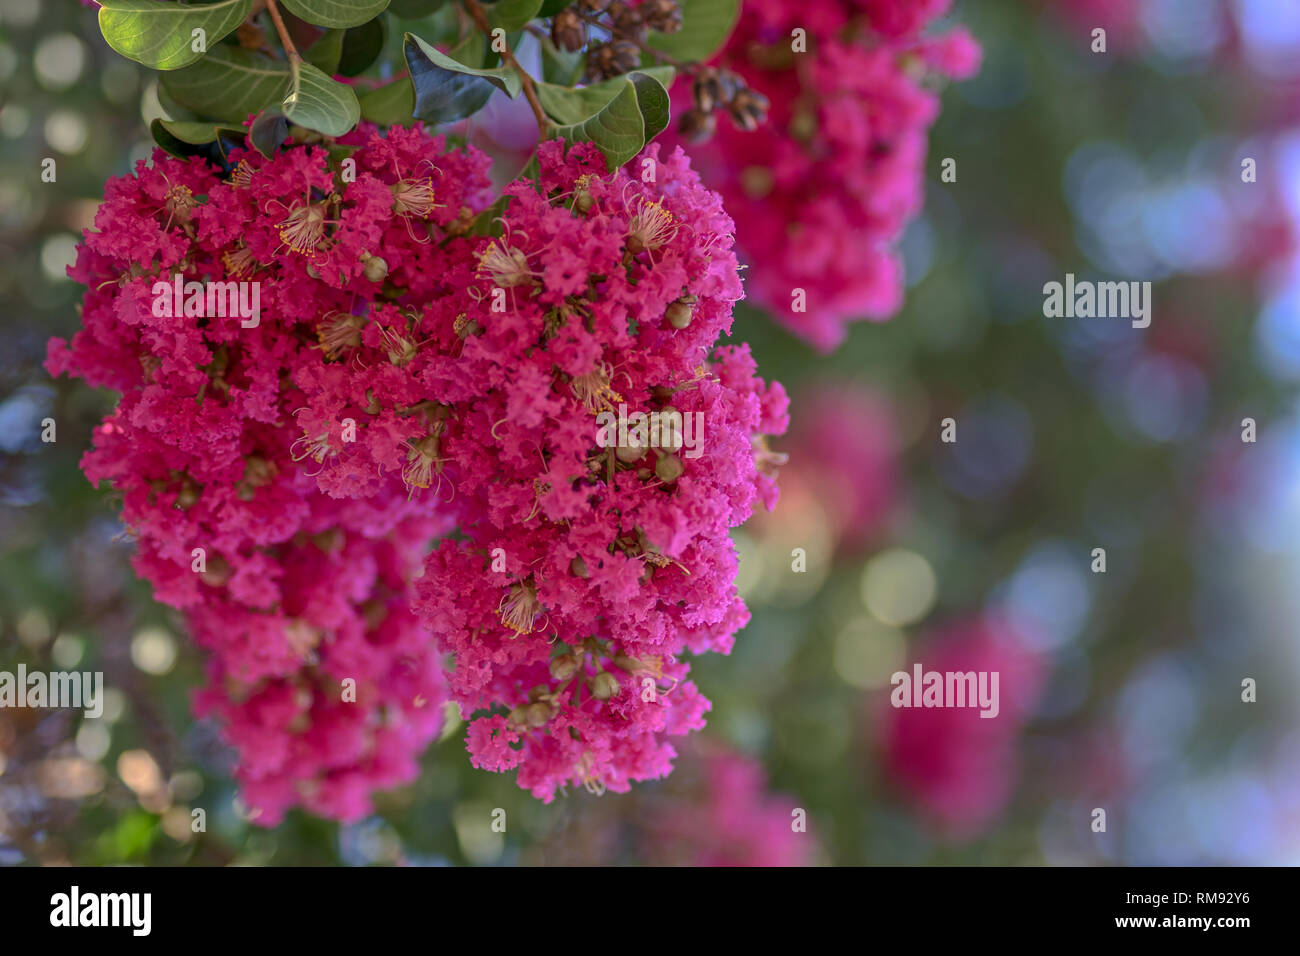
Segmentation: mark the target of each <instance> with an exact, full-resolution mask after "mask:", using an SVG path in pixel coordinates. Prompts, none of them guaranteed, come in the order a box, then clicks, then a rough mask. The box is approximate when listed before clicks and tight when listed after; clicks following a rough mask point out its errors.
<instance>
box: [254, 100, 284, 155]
mask: <svg viewBox="0 0 1300 956" xmlns="http://www.w3.org/2000/svg"><path fill="white" fill-rule="evenodd" d="M288 136H289V121H288V120H286V119H285V118H284V113H282V112H281V111H280V108H279V107H277V106H270V107H267V108H266V109H264V110H262V113H261V115H260V116H258V117H257V119H255V120H253V125H252V126H251V127H250V128H249V130H248V140H249V142H251V143H252V144H253V148H254V149H255V150H257V151H258V152H259V153H261V154H262V155H263V156H265V157H266V158H267V159H270V158H271V156H272V155H274V154H275V151H276V150H277V149H279V148H280V144H281V143H283V142H284V141H285V139H286V138H288Z"/></svg>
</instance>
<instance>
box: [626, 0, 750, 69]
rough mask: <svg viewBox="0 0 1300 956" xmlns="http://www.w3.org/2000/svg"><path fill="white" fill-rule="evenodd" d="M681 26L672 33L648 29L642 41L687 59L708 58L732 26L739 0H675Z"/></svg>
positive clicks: (725, 39)
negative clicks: (677, 5) (647, 34)
mask: <svg viewBox="0 0 1300 956" xmlns="http://www.w3.org/2000/svg"><path fill="white" fill-rule="evenodd" d="M678 2H679V3H680V4H681V8H682V28H681V29H680V30H678V31H677V32H676V33H651V34H650V35H649V37H648V38H647V39H646V43H647V44H649V45H650V46H652V47H654V48H655V49H656V50H662V51H663V52H664V53H667V54H669V55H670V56H672V57H674V58H676V59H678V60H685V61H688V62H700V63H703V62H704V61H706V60H708V59H709V58H710V57H711V56H713V54H715V53H717V52H718V51H719V50H720V49H722V45H723V44H724V43H726V42H727V37H729V36H731V31H732V30H734V29H735V28H736V20H737V19H738V18H739V17H740V0H678Z"/></svg>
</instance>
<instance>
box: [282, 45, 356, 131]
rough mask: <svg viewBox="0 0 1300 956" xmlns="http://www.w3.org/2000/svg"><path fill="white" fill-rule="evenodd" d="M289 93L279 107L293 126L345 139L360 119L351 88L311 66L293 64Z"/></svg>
mask: <svg viewBox="0 0 1300 956" xmlns="http://www.w3.org/2000/svg"><path fill="white" fill-rule="evenodd" d="M289 66H290V71H291V80H290V83H289V89H288V90H287V91H286V92H285V94H284V101H283V102H282V103H281V104H280V107H281V109H283V110H284V115H285V116H287V117H288V118H289V120H290V121H291V122H293V123H296V124H298V125H299V126H305V127H307V128H308V129H314V130H316V131H317V132H320V133H324V134H325V135H326V136H342V135H343V134H344V133H346V132H347V131H348V130H350V129H352V128H353V127H354V126H356V125H357V121H358V120H359V119H361V107H360V106H359V105H358V104H357V95H356V94H355V93H353V92H352V88H351V87H350V86H344V85H343V84H342V83H339V82H338V81H337V80H332V79H330V78H329V77H328V76H326V75H325V74H324V73H322V72H321V71H320V70H318V69H316V67H314V66H312V65H311V64H310V63H299V62H297V61H296V60H295V61H292V62H291V63H290V64H289Z"/></svg>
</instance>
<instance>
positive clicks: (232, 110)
mask: <svg viewBox="0 0 1300 956" xmlns="http://www.w3.org/2000/svg"><path fill="white" fill-rule="evenodd" d="M288 85H289V68H288V66H287V65H286V64H284V63H282V62H280V61H278V60H272V59H271V58H270V57H268V56H266V55H265V54H261V53H253V52H252V51H250V50H241V49H239V48H237V47H225V46H219V47H216V48H215V49H214V50H212V52H211V53H209V54H208V55H207V56H205V57H204V58H203V59H202V60H200V61H199V62H198V63H195V64H193V65H192V66H187V67H185V68H184V69H182V70H177V71H176V72H174V73H167V74H164V76H163V78H162V86H163V89H165V90H166V92H167V94H168V96H169V97H170V98H171V99H172V100H174V101H175V102H177V103H179V104H180V105H181V106H183V107H185V108H186V109H189V110H193V111H194V112H195V113H197V114H199V115H200V116H205V117H210V118H212V119H214V120H230V121H233V122H235V123H243V122H244V120H246V119H247V118H248V116H249V114H250V113H258V112H261V110H262V109H264V108H265V107H266V106H268V105H270V104H272V103H279V102H280V99H281V98H282V97H283V96H284V91H285V88H286V87H287V86H288Z"/></svg>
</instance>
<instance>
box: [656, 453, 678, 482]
mask: <svg viewBox="0 0 1300 956" xmlns="http://www.w3.org/2000/svg"><path fill="white" fill-rule="evenodd" d="M685 470H686V469H685V468H684V467H683V466H682V460H681V459H680V458H678V457H677V456H676V455H660V456H659V460H658V461H656V462H655V476H656V477H657V478H658V479H659V480H660V481H663V482H670V481H676V480H677V479H678V478H680V477H681V476H682V472H683V471H685Z"/></svg>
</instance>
